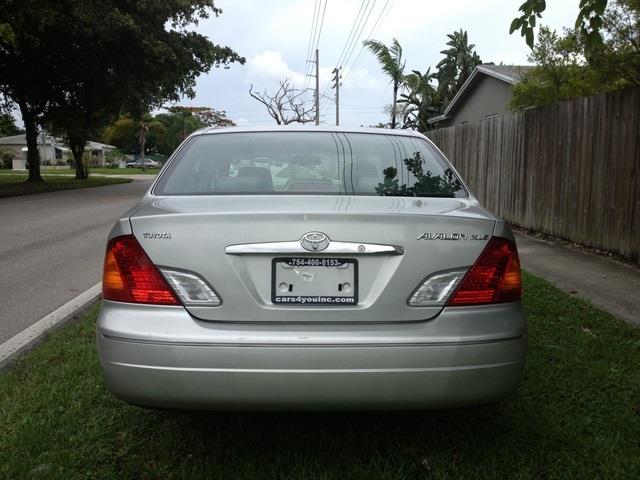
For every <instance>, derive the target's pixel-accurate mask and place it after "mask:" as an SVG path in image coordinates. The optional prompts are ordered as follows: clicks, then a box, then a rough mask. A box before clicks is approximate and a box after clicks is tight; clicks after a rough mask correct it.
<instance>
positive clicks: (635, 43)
mask: <svg viewBox="0 0 640 480" xmlns="http://www.w3.org/2000/svg"><path fill="white" fill-rule="evenodd" d="M602 22H603V23H602V28H601V31H602V33H603V42H602V44H601V45H600V46H599V47H598V48H596V49H594V51H593V52H592V54H591V56H590V57H589V64H590V66H592V67H593V68H594V69H595V70H596V71H598V72H599V73H600V76H601V77H602V78H603V79H605V80H607V81H608V83H613V84H615V85H614V87H615V88H623V87H627V86H637V85H640V0H615V1H612V2H610V3H609V6H608V7H607V10H606V12H605V14H604V15H603V17H602Z"/></svg>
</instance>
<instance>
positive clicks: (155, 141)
mask: <svg viewBox="0 0 640 480" xmlns="http://www.w3.org/2000/svg"><path fill="white" fill-rule="evenodd" d="M141 128H144V129H145V153H147V154H153V153H157V152H158V145H159V144H160V143H161V141H162V139H163V137H164V136H165V134H166V131H167V128H166V126H165V124H164V123H162V122H161V121H159V120H157V119H156V118H154V117H152V116H151V115H145V116H144V117H143V119H142V120H141V121H136V120H133V119H132V118H130V117H121V118H119V119H118V120H117V121H116V122H115V123H114V124H113V125H111V126H109V127H107V129H106V130H105V132H104V136H103V139H104V141H105V142H106V143H108V144H109V145H114V146H115V147H117V148H118V149H119V150H121V151H122V152H124V153H127V154H136V153H140V138H139V135H140V129H141Z"/></svg>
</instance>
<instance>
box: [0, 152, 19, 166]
mask: <svg viewBox="0 0 640 480" xmlns="http://www.w3.org/2000/svg"><path fill="white" fill-rule="evenodd" d="M15 156H16V153H15V152H14V151H13V150H8V149H2V150H0V168H7V169H9V170H11V169H13V158H14V157H15Z"/></svg>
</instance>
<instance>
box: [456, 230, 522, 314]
mask: <svg viewBox="0 0 640 480" xmlns="http://www.w3.org/2000/svg"><path fill="white" fill-rule="evenodd" d="M521 292H522V288H521V280H520V260H519V259H518V251H517V249H516V244H515V243H514V242H513V241H511V240H509V239H507V238H502V237H493V238H491V240H489V243H488V244H487V246H486V247H485V249H484V251H483V252H482V254H481V255H480V257H479V258H478V260H477V261H476V263H475V264H474V265H473V267H471V269H470V270H469V272H468V273H467V275H466V276H465V277H464V280H462V283H461V284H460V286H459V287H458V289H457V290H456V292H455V293H454V295H453V297H451V300H449V303H448V305H451V306H462V305H484V304H487V303H503V302H514V301H516V300H520V297H521V295H522V293H521Z"/></svg>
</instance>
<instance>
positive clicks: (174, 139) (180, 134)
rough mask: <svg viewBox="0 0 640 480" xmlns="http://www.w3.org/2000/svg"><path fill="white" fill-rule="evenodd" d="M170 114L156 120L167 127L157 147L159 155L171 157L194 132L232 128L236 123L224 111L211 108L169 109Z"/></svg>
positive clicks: (164, 114)
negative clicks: (201, 129) (215, 128)
mask: <svg viewBox="0 0 640 480" xmlns="http://www.w3.org/2000/svg"><path fill="white" fill-rule="evenodd" d="M167 110H168V112H169V113H161V114H158V115H156V116H155V119H156V120H157V121H158V122H160V123H162V124H163V125H164V126H165V129H166V131H165V134H164V136H163V137H162V139H161V140H160V142H159V144H158V145H157V150H158V153H161V154H164V155H171V153H173V151H174V150H175V149H176V148H178V145H180V143H182V141H183V140H184V139H185V138H187V137H188V136H189V135H190V134H191V133H192V132H194V131H195V130H198V129H200V128H204V127H217V128H221V127H231V126H234V125H235V123H233V121H232V120H231V119H229V118H227V115H226V113H225V112H224V111H218V110H215V109H213V108H210V107H185V106H180V105H175V106H171V107H167Z"/></svg>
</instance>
